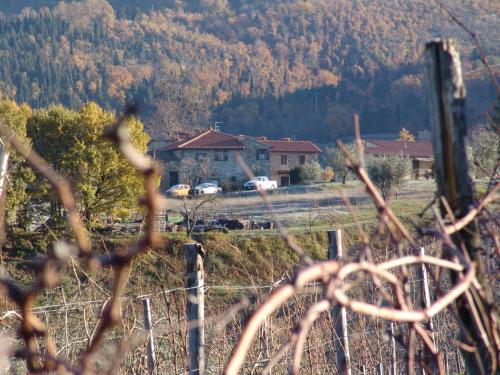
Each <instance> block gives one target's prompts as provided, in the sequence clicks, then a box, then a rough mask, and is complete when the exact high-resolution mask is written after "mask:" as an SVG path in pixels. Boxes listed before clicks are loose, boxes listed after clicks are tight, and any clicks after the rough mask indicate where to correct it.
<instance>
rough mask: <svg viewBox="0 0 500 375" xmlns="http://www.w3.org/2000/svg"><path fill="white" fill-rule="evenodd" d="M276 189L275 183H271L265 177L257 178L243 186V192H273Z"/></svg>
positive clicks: (276, 184)
mask: <svg viewBox="0 0 500 375" xmlns="http://www.w3.org/2000/svg"><path fill="white" fill-rule="evenodd" d="M277 187H278V183H277V182H276V181H272V180H270V179H269V178H267V177H266V176H257V177H255V178H252V179H251V180H250V181H247V182H245V183H244V184H243V189H244V190H273V189H276V188H277Z"/></svg>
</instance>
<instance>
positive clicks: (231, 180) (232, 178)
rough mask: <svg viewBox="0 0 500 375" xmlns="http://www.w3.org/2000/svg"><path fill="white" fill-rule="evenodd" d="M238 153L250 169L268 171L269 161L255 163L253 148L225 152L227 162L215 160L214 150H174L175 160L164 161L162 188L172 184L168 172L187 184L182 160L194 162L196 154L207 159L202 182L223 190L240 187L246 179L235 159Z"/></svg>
mask: <svg viewBox="0 0 500 375" xmlns="http://www.w3.org/2000/svg"><path fill="white" fill-rule="evenodd" d="M238 153H240V154H241V155H242V158H243V160H245V162H246V163H247V164H248V165H249V166H250V168H252V167H254V166H255V165H258V166H260V167H262V168H263V169H264V170H265V171H269V160H266V161H260V162H257V163H255V162H256V160H255V159H256V149H255V148H253V150H252V148H251V147H249V148H248V149H245V150H227V160H215V154H216V151H215V150H176V151H175V154H176V156H177V159H176V160H172V159H171V160H169V161H164V163H165V172H164V175H163V179H162V188H163V189H165V188H168V187H169V186H171V185H172V184H173V183H174V181H171V179H170V172H178V182H179V183H185V182H187V181H186V175H185V173H184V171H183V170H182V160H185V159H188V158H191V159H193V160H196V157H197V154H205V155H204V157H206V158H208V166H209V167H208V169H209V176H208V177H206V178H204V180H206V181H208V182H213V183H217V184H218V185H219V186H223V187H224V188H229V185H233V187H234V188H236V187H240V186H241V185H242V184H243V182H244V181H246V180H247V178H246V175H245V173H244V172H243V169H242V168H241V167H240V165H239V164H238V161H237V159H236V155H238Z"/></svg>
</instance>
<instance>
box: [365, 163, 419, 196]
mask: <svg viewBox="0 0 500 375" xmlns="http://www.w3.org/2000/svg"><path fill="white" fill-rule="evenodd" d="M367 170H368V175H369V176H370V178H371V180H372V181H373V183H374V184H375V185H376V186H377V187H378V188H379V189H380V192H381V193H382V195H383V197H384V198H386V197H387V196H388V195H389V194H391V193H393V192H394V191H397V190H398V189H400V188H401V186H402V185H403V181H404V178H405V177H406V176H407V175H408V173H409V170H410V160H409V159H408V158H405V157H401V156H397V155H383V156H376V157H372V158H371V159H369V160H368V166H367Z"/></svg>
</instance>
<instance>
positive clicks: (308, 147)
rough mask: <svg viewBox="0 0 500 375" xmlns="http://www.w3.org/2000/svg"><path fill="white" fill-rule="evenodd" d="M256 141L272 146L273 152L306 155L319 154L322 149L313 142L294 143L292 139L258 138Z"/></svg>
mask: <svg viewBox="0 0 500 375" xmlns="http://www.w3.org/2000/svg"><path fill="white" fill-rule="evenodd" d="M256 139H257V140H258V141H260V142H262V143H265V144H267V145H269V146H271V152H299V153H304V154H307V153H313V154H317V153H320V152H321V149H320V148H319V147H318V146H316V145H315V144H314V143H312V142H311V141H292V140H290V139H282V140H279V141H275V140H270V139H264V138H262V137H257V138H256Z"/></svg>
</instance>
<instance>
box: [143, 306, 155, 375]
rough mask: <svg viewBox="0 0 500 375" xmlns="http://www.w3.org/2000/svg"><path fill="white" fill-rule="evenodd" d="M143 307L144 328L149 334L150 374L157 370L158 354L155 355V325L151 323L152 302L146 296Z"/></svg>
mask: <svg viewBox="0 0 500 375" xmlns="http://www.w3.org/2000/svg"><path fill="white" fill-rule="evenodd" d="M142 309H143V311H144V330H145V331H146V333H147V334H148V336H147V340H148V346H147V356H148V374H149V375H151V374H153V373H154V372H155V367H156V355H155V345H154V341H153V325H152V323H151V304H150V300H149V298H144V299H143V300H142Z"/></svg>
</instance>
